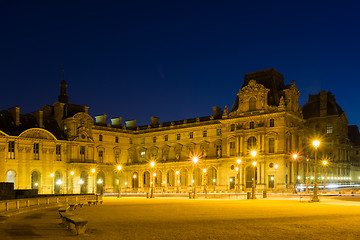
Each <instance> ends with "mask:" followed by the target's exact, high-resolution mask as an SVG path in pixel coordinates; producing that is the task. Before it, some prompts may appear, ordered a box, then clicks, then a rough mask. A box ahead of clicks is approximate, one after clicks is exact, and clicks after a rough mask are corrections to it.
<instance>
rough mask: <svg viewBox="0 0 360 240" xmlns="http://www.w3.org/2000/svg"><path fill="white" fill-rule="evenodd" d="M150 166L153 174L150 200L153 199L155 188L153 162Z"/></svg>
mask: <svg viewBox="0 0 360 240" xmlns="http://www.w3.org/2000/svg"><path fill="white" fill-rule="evenodd" d="M150 166H151V168H152V172H153V174H152V175H153V180H152V182H151V183H150V184H151V193H150V198H154V188H155V177H156V172H154V167H155V162H151V163H150Z"/></svg>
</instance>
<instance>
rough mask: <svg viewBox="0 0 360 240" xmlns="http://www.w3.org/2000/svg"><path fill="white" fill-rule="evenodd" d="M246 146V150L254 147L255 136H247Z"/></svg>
mask: <svg viewBox="0 0 360 240" xmlns="http://www.w3.org/2000/svg"><path fill="white" fill-rule="evenodd" d="M247 148H248V150H252V149H254V148H256V137H249V139H248V141H247Z"/></svg>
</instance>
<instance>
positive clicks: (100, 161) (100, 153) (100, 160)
mask: <svg viewBox="0 0 360 240" xmlns="http://www.w3.org/2000/svg"><path fill="white" fill-rule="evenodd" d="M103 162H104V153H103V151H99V163H103Z"/></svg>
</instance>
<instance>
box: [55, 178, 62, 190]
mask: <svg viewBox="0 0 360 240" xmlns="http://www.w3.org/2000/svg"><path fill="white" fill-rule="evenodd" d="M62 183H63V182H62V181H61V179H59V180H57V181H56V185H58V186H59V193H60V188H61V184H62Z"/></svg>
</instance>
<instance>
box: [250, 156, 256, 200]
mask: <svg viewBox="0 0 360 240" xmlns="http://www.w3.org/2000/svg"><path fill="white" fill-rule="evenodd" d="M256 154H257V152H256V151H255V150H253V151H251V155H252V156H253V158H254V161H253V166H254V171H253V181H252V196H251V198H252V199H256V196H255V184H256V183H255V171H256V161H255V157H256Z"/></svg>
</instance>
